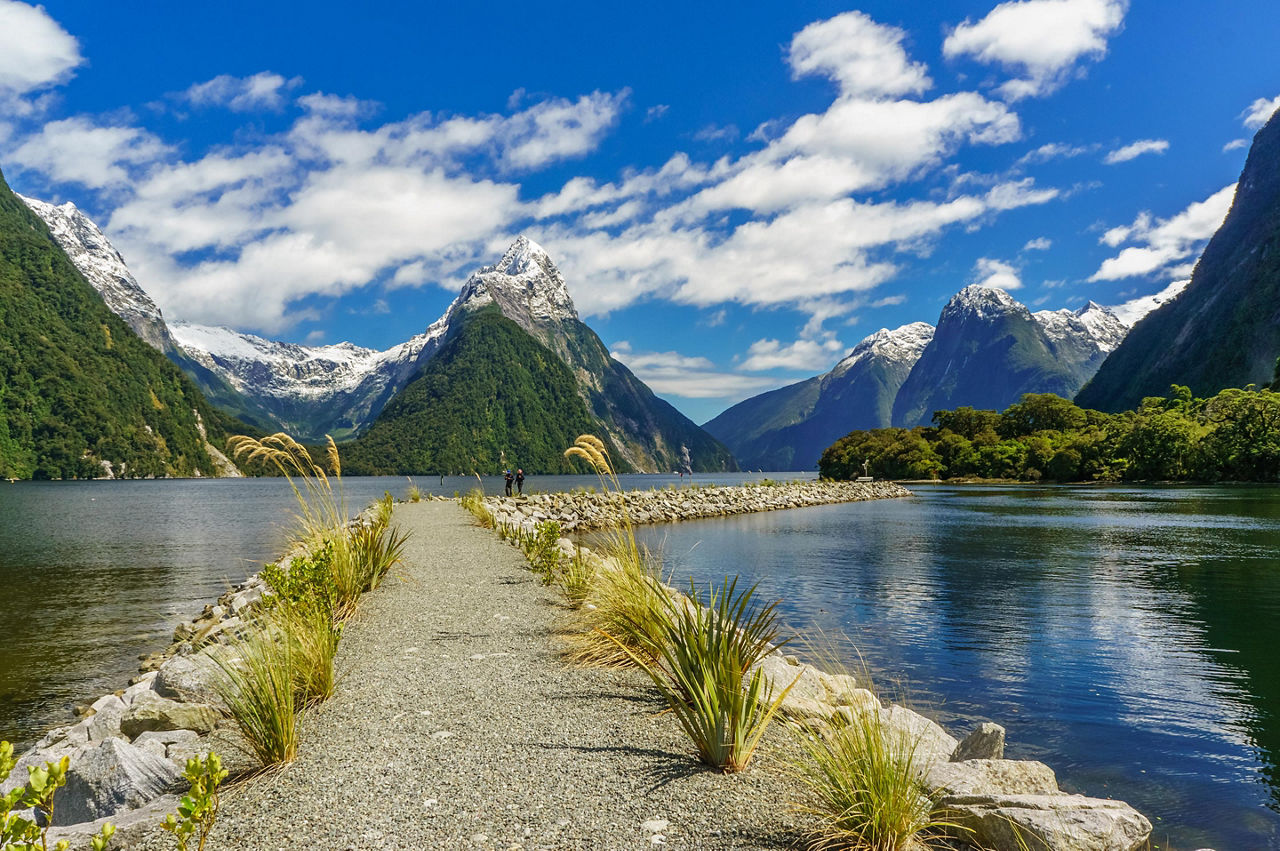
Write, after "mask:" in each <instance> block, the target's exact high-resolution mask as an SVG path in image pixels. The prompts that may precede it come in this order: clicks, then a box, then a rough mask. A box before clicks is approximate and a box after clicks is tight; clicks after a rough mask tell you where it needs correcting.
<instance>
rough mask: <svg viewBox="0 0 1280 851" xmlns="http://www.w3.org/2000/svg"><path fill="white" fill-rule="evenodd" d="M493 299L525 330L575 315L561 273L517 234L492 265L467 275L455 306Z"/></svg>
mask: <svg viewBox="0 0 1280 851" xmlns="http://www.w3.org/2000/svg"><path fill="white" fill-rule="evenodd" d="M494 302H497V304H498V305H499V307H501V308H502V312H503V313H504V314H505V315H506V316H507V317H508V318H510V319H513V320H515V321H516V322H517V323H518V324H520V325H521V326H523V327H524V328H525V330H527V331H532V330H533V329H534V326H536V325H538V324H540V323H545V322H555V321H562V320H566V319H577V318H578V311H577V309H576V308H575V307H574V306H573V299H572V298H570V297H569V288H568V286H566V285H565V282H564V276H563V275H561V274H560V270H559V269H557V268H556V264H555V263H554V262H552V260H551V256H550V255H549V254H547V252H546V251H544V250H543V248H542V246H540V245H538V243H536V242H534V241H533V240H531V239H529V238H528V237H526V236H519V237H517V238H516V240H515V242H513V243H511V247H510V248H508V249H507V250H506V253H505V254H503V255H502V259H501V260H499V261H498V262H497V263H496V264H494V265H493V266H482V267H481V268H479V269H478V270H476V271H475V272H473V273H472V275H471V277H469V278H467V281H466V283H465V284H463V286H462V293H461V295H459V296H458V301H457V302H456V307H458V308H461V309H464V310H473V309H475V308H478V307H483V306H484V305H486V304H491V303H494ZM450 312H452V310H451V311H450Z"/></svg>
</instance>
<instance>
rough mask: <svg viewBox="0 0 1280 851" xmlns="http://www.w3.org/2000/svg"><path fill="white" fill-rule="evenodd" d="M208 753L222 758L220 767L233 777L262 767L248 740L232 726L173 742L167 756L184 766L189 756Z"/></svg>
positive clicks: (201, 755) (203, 755) (204, 755)
mask: <svg viewBox="0 0 1280 851" xmlns="http://www.w3.org/2000/svg"><path fill="white" fill-rule="evenodd" d="M210 753H216V754H217V755H218V756H219V757H221V758H222V767H223V768H225V769H226V770H227V771H228V772H230V774H231V776H233V777H234V776H236V775H238V774H247V773H249V772H251V771H256V770H257V769H259V768H261V767H262V763H261V762H260V761H259V760H258V758H257V757H255V756H254V755H253V750H252V749H251V748H250V747H249V743H248V741H246V740H245V738H244V736H243V735H241V734H240V731H239V730H237V729H235V728H234V727H221V728H219V729H217V730H214V731H213V732H212V733H210V734H209V735H207V736H201V737H199V738H197V739H195V740H182V741H177V742H174V743H173V744H171V745H169V751H168V756H169V760H170V761H171V762H173V763H175V764H176V765H179V766H185V765H186V764H187V760H189V759H191V757H193V756H200V757H207V756H208V755H209V754H210Z"/></svg>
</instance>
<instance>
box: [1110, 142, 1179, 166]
mask: <svg viewBox="0 0 1280 851" xmlns="http://www.w3.org/2000/svg"><path fill="white" fill-rule="evenodd" d="M1167 150H1169V143H1168V142H1167V141H1166V140H1164V139H1139V140H1138V141H1136V142H1133V143H1131V144H1128V145H1125V146H1124V147H1123V148H1117V149H1115V150H1114V151H1111V152H1110V153H1109V154H1107V155H1106V157H1105V158H1103V160H1102V161H1103V162H1104V163H1106V164H1107V165H1116V164H1117V163H1127V162H1129V160H1133V159H1137V158H1138V157H1140V156H1142V155H1143V154H1163V153H1164V152H1165V151H1167Z"/></svg>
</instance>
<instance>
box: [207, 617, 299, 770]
mask: <svg viewBox="0 0 1280 851" xmlns="http://www.w3.org/2000/svg"><path fill="white" fill-rule="evenodd" d="M231 647H232V649H233V650H234V651H235V653H234V655H233V656H232V657H230V658H228V657H224V656H222V655H218V656H214V657H213V658H214V661H215V662H217V664H218V668H219V670H220V672H221V676H219V677H217V678H216V679H215V680H214V690H215V691H216V692H217V694H218V697H219V699H220V700H221V701H222V704H223V706H225V707H226V709H227V712H228V713H229V714H230V715H231V718H232V720H234V721H235V723H236V726H237V727H238V728H240V733H241V734H242V735H243V736H244V738H245V740H246V741H247V742H248V743H249V748H250V749H251V750H252V751H253V755H254V756H255V757H257V758H258V760H259V762H261V763H262V764H263V765H264V766H268V767H269V766H273V765H282V764H284V763H288V762H293V759H294V757H295V756H296V755H297V753H298V720H297V714H296V710H297V708H298V702H297V701H296V700H295V697H296V695H297V688H296V680H297V677H296V675H295V667H294V642H293V641H290V640H286V639H285V638H284V636H282V635H280V634H279V632H278V630H276V629H272V628H271V627H270V624H269V623H262V624H259V625H257V626H256V627H255V628H253V629H250V630H249V631H248V633H247V634H246V635H245V636H244V637H243V638H240V639H237V640H235V641H233V642H232V643H231Z"/></svg>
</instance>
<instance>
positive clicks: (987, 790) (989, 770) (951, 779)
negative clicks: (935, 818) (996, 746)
mask: <svg viewBox="0 0 1280 851" xmlns="http://www.w3.org/2000/svg"><path fill="white" fill-rule="evenodd" d="M924 779H925V783H926V784H927V785H928V786H929V788H930V789H934V790H936V791H938V792H940V793H942V794H944V795H948V796H955V795H1055V794H1057V792H1058V778H1057V777H1056V776H1054V773H1053V769H1052V768H1050V767H1049V766H1047V765H1045V764H1044V763H1043V762H1035V761H1033V760H1021V759H969V760H965V761H964V762H940V763H937V764H936V765H934V766H933V767H931V768H930V769H929V771H928V772H927V773H926V774H925V778H924Z"/></svg>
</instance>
